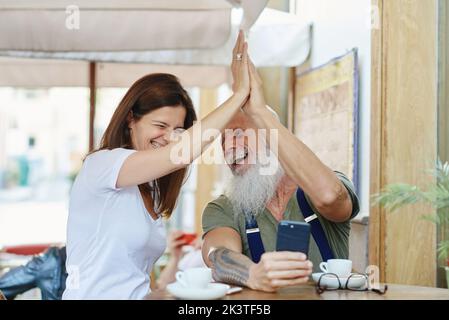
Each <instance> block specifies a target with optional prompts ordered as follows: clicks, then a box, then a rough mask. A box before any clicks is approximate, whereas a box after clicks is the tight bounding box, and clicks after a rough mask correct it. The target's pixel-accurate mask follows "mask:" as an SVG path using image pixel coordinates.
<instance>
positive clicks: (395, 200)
mask: <svg viewBox="0 0 449 320" xmlns="http://www.w3.org/2000/svg"><path fill="white" fill-rule="evenodd" d="M429 173H430V174H432V175H433V176H434V177H435V178H436V183H435V184H432V185H430V186H429V187H427V189H426V190H421V189H420V188H419V187H418V186H414V185H410V184H405V183H398V184H391V185H388V186H387V187H386V188H385V189H384V190H382V192H381V193H379V194H376V195H374V196H373V200H374V201H373V203H374V205H377V204H379V205H381V206H382V207H384V208H385V209H386V210H388V211H390V212H394V211H396V210H398V209H399V208H402V207H404V206H407V205H412V204H415V203H428V204H430V205H431V206H432V207H433V208H434V209H435V210H434V213H432V214H427V215H423V219H425V220H428V221H431V222H433V223H435V224H436V225H437V226H442V229H443V231H444V232H443V234H446V235H449V163H448V162H446V163H444V164H443V163H442V162H441V161H440V160H438V162H437V164H436V167H435V169H433V170H430V172H429ZM438 259H439V260H440V261H445V265H444V267H445V269H446V280H447V282H448V288H449V239H443V240H441V241H440V242H439V243H438Z"/></svg>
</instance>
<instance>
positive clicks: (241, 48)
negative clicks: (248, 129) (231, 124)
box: [231, 31, 266, 116]
mask: <svg viewBox="0 0 449 320" xmlns="http://www.w3.org/2000/svg"><path fill="white" fill-rule="evenodd" d="M232 56H233V58H232V63H231V72H232V78H233V83H232V90H233V91H234V93H237V92H242V91H244V90H245V89H248V90H249V98H248V100H247V101H246V103H245V105H244V106H243V111H244V112H245V113H246V114H248V115H249V116H257V115H258V114H259V112H260V111H262V110H264V109H265V106H266V103H265V98H264V94H263V83H262V79H261V78H260V76H259V74H258V72H257V70H256V67H255V66H254V63H253V62H252V61H251V59H250V57H249V56H248V44H247V42H246V41H245V36H244V34H243V31H240V32H239V35H238V38H237V42H236V44H235V46H234V49H233V51H232ZM246 85H248V88H247V87H246Z"/></svg>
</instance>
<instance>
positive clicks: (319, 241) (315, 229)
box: [296, 188, 334, 261]
mask: <svg viewBox="0 0 449 320" xmlns="http://www.w3.org/2000/svg"><path fill="white" fill-rule="evenodd" d="M296 199H298V204H299V207H300V208H301V212H302V214H303V216H304V220H305V221H306V222H307V223H309V224H310V232H311V233H312V236H313V239H314V240H315V242H316V245H317V246H318V249H319V250H320V253H321V258H322V259H323V261H327V260H329V259H333V258H334V254H333V253H332V249H331V247H330V245H329V242H328V241H327V238H326V234H325V233H324V229H323V227H322V226H321V223H320V220H319V219H318V217H317V216H316V214H315V213H313V210H312V208H311V207H310V205H309V203H308V202H307V199H306V196H305V194H304V191H302V189H301V188H298V191H296Z"/></svg>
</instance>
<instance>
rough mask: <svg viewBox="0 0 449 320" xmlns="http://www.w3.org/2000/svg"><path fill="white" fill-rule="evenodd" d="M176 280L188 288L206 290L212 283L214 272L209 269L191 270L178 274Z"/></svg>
mask: <svg viewBox="0 0 449 320" xmlns="http://www.w3.org/2000/svg"><path fill="white" fill-rule="evenodd" d="M176 280H177V281H178V282H179V283H180V284H181V285H182V286H183V287H186V288H198V289H204V288H206V287H207V285H208V284H209V283H211V282H212V271H211V269H209V268H191V269H186V270H184V271H178V272H176Z"/></svg>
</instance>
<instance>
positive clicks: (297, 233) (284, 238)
mask: <svg viewBox="0 0 449 320" xmlns="http://www.w3.org/2000/svg"><path fill="white" fill-rule="evenodd" d="M309 242H310V224H308V223H306V222H299V221H285V220H283V221H281V222H279V226H278V233H277V241H276V251H293V252H302V253H304V254H305V255H307V256H308V255H309Z"/></svg>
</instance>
